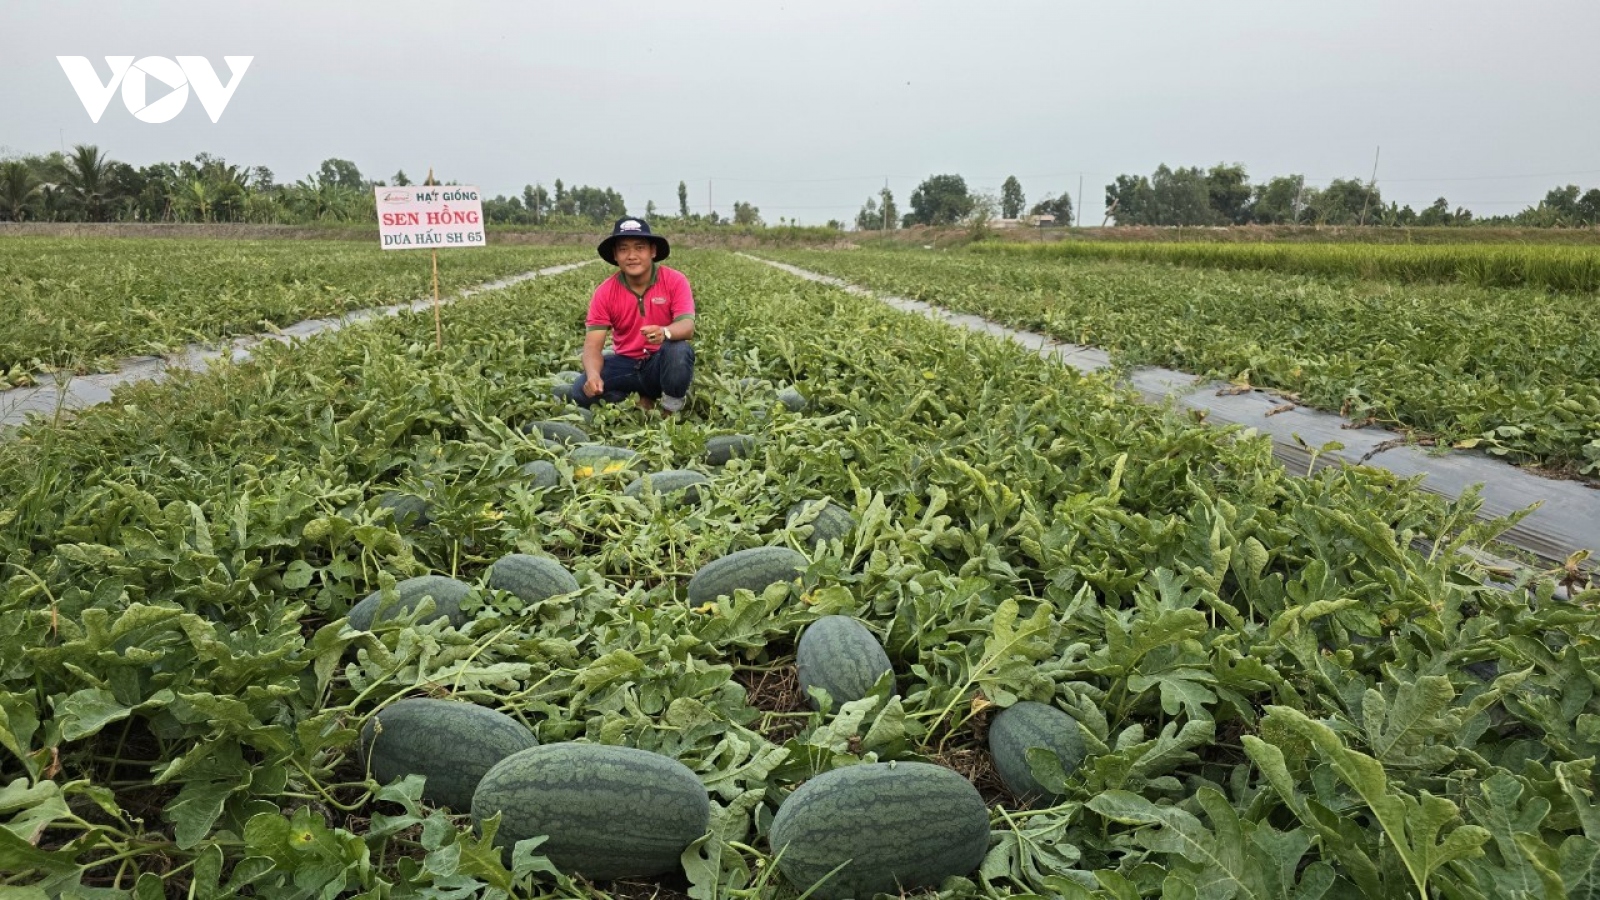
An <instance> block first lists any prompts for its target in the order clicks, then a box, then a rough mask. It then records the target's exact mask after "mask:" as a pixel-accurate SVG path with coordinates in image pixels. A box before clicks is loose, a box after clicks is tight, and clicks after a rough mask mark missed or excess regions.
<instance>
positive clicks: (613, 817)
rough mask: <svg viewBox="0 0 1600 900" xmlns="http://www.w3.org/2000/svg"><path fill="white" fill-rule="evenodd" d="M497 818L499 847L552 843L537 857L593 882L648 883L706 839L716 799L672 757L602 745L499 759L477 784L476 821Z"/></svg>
mask: <svg viewBox="0 0 1600 900" xmlns="http://www.w3.org/2000/svg"><path fill="white" fill-rule="evenodd" d="M496 813H498V814H500V817H501V818H500V830H499V831H498V832H496V833H495V843H496V844H497V845H499V846H501V847H505V848H510V847H511V846H512V845H514V844H515V843H516V842H517V841H520V840H524V839H526V838H531V837H536V836H538V835H549V838H550V839H549V840H548V841H547V842H545V843H544V844H542V845H540V847H539V851H538V852H540V853H542V854H544V855H545V856H546V857H547V858H549V860H550V861H551V862H552V863H554V864H555V866H556V867H557V868H558V869H560V870H561V871H563V872H567V873H576V874H580V875H583V876H584V877H586V878H589V879H592V880H609V879H612V878H645V877H649V876H652V875H661V874H664V873H667V872H671V871H673V870H675V869H677V868H678V857H679V856H681V855H682V854H683V851H684V849H685V848H686V847H688V846H689V844H691V843H693V842H694V841H696V840H698V839H699V838H700V836H701V835H703V834H705V833H706V829H707V827H708V826H709V824H710V821H711V798H710V797H709V796H708V795H707V794H706V789H705V786H704V785H702V784H701V783H700V779H699V778H698V777H697V776H696V775H695V774H694V772H692V771H690V770H689V768H688V767H687V766H685V765H683V764H682V763H680V762H678V761H677V760H675V759H672V758H670V757H666V756H661V755H660V754H656V753H650V752H648V751H645V750H636V749H633V748H631V747H609V746H603V745H599V744H578V743H565V744H545V745H543V746H539V747H533V748H531V749H528V750H524V751H522V752H521V753H516V754H513V755H511V756H508V757H506V758H505V759H503V760H501V761H500V763H499V764H498V765H496V766H495V767H494V768H492V769H490V770H489V772H488V774H486V775H484V776H483V780H482V781H480V782H479V783H478V791H477V793H476V794H475V795H474V796H473V798H472V821H473V823H474V824H480V825H481V824H482V822H483V821H484V820H485V819H488V818H490V817H491V816H494V815H495V814H496Z"/></svg>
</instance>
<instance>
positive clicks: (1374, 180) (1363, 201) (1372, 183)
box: [1361, 146, 1383, 225]
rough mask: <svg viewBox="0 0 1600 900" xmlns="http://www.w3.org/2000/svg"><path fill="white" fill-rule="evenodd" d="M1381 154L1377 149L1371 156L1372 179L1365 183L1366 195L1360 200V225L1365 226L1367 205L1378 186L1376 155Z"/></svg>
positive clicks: (1380, 149) (1381, 149)
mask: <svg viewBox="0 0 1600 900" xmlns="http://www.w3.org/2000/svg"><path fill="white" fill-rule="evenodd" d="M1382 152H1383V147H1381V146H1380V147H1379V148H1378V149H1377V150H1376V151H1374V152H1373V154H1372V178H1371V180H1369V181H1368V182H1367V195H1366V196H1365V197H1363V198H1361V224H1363V225H1365V224H1367V205H1368V204H1369V203H1371V201H1372V192H1373V190H1374V189H1375V188H1377V186H1378V154H1379V153H1382Z"/></svg>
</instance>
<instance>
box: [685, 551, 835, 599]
mask: <svg viewBox="0 0 1600 900" xmlns="http://www.w3.org/2000/svg"><path fill="white" fill-rule="evenodd" d="M808 565H810V563H808V562H807V561H806V558H805V557H804V556H802V555H800V554H799V553H798V552H797V551H794V550H791V549H789V548H788V547H753V548H751V549H749V550H740V551H737V552H735V553H730V554H728V555H727V556H724V557H722V558H721V559H714V560H712V561H711V562H708V563H706V564H705V565H704V566H701V567H700V571H698V572H696V573H694V577H693V578H691V579H689V602H690V603H692V604H694V605H696V606H699V605H700V604H702V603H709V602H710V601H712V600H715V599H717V598H718V597H723V596H732V594H733V592H734V591H736V590H738V589H739V588H745V589H747V590H751V591H755V592H756V593H758V594H759V593H761V592H762V591H764V590H766V589H767V586H768V585H771V584H776V583H777V582H780V581H790V580H792V579H794V578H796V577H798V576H799V575H801V574H802V573H804V572H805V570H806V567H807V566H808Z"/></svg>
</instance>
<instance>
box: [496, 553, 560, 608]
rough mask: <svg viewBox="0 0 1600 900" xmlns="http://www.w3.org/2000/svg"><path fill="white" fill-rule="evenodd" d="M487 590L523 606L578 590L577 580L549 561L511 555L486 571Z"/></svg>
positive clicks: (556, 563)
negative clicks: (512, 596)
mask: <svg viewBox="0 0 1600 900" xmlns="http://www.w3.org/2000/svg"><path fill="white" fill-rule="evenodd" d="M489 587H492V588H494V589H495V590H497V591H509V592H511V593H513V594H516V595H517V598H518V599H520V600H522V601H523V602H524V603H538V602H539V601H540V600H545V599H548V598H550V597H554V596H556V595H557V594H570V593H572V592H573V591H575V590H577V589H578V579H576V578H574V577H573V575H572V573H571V572H569V571H567V567H566V566H563V565H562V564H561V563H559V562H556V561H555V560H553V559H550V558H549V557H544V556H530V555H529V554H526V553H510V554H507V555H505V556H502V557H500V558H499V559H498V560H496V561H495V563H494V565H492V566H490V567H489Z"/></svg>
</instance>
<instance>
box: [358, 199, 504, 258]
mask: <svg viewBox="0 0 1600 900" xmlns="http://www.w3.org/2000/svg"><path fill="white" fill-rule="evenodd" d="M373 192H374V193H375V194H376V195H377V198H378V239H379V240H380V241H382V243H383V249H385V250H418V249H422V250H437V249H439V248H440V247H482V246H484V243H485V242H484V239H483V200H482V199H481V196H480V195H479V193H478V189H477V188H476V187H473V186H471V185H460V184H438V185H431V186H430V185H417V184H413V185H407V186H405V187H379V188H373Z"/></svg>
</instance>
